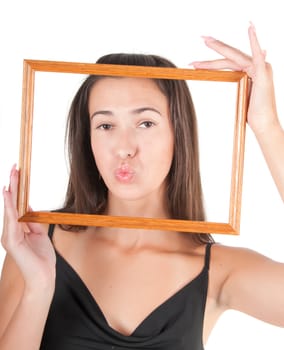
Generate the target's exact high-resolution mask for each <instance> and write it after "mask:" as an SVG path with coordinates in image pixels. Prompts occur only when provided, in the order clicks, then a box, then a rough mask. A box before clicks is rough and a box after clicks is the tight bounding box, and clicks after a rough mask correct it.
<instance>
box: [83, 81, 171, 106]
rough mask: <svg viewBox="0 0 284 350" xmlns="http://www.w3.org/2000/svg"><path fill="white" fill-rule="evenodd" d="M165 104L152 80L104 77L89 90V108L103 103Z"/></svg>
mask: <svg viewBox="0 0 284 350" xmlns="http://www.w3.org/2000/svg"><path fill="white" fill-rule="evenodd" d="M135 101H136V102H137V103H139V102H140V103H147V102H148V103H165V104H167V103H168V101H167V98H166V96H165V95H164V94H163V93H162V91H161V90H160V88H159V87H158V85H157V83H156V82H155V81H154V80H153V79H147V78H128V77H105V78H102V79H100V80H98V81H97V82H96V83H95V84H94V85H93V87H92V88H91V90H90V95H89V106H91V105H97V104H101V103H102V104H104V103H118V104H119V103H131V102H135Z"/></svg>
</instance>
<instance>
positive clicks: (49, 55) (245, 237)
mask: <svg viewBox="0 0 284 350" xmlns="http://www.w3.org/2000/svg"><path fill="white" fill-rule="evenodd" d="M280 6H281V2H280V1H278V0H270V1H266V0H251V1H249V0H238V1H236V0H235V1H224V0H223V1H212V0H205V1H202V0H199V1H194V2H192V1H179V0H175V1H173V0H171V1H167V0H152V1H149V0H144V1H143V2H142V1H141V2H138V1H134V0H132V1H128V0H127V1H126V0H120V1H115V0H109V1H107V0H104V1H95V0H93V1H89V0H88V1H86V0H80V1H79V0H77V1H75V0H68V1H67V0H61V1H59V0H57V1H55V0H49V1H40V0H37V1H36V0H29V1H21V0H17V1H13V0H10V1H6V2H4V1H2V2H1V4H0V38H1V40H0V43H1V55H0V185H1V184H2V185H5V184H7V183H8V175H9V171H10V168H11V166H12V164H13V163H15V162H17V161H18V153H19V133H20V111H21V87H22V62H23V59H24V58H30V59H45V60H46V59H48V60H58V61H77V62H94V61H95V60H96V59H97V58H98V57H99V56H101V55H103V54H106V53H110V52H123V51H125V52H138V53H157V54H160V55H163V56H166V57H168V58H169V59H171V60H173V61H174V62H175V63H176V64H177V65H178V66H180V67H185V66H186V65H187V64H188V63H190V62H192V61H194V60H202V59H208V58H211V57H216V55H215V54H214V53H211V52H210V51H209V49H207V48H206V47H205V46H204V44H203V42H202V39H201V36H202V35H211V36H214V37H217V38H219V39H221V40H223V41H225V42H228V43H230V44H231V45H233V46H236V47H238V48H240V49H241V50H244V51H247V52H249V44H248V38H247V27H248V24H249V21H252V22H254V24H255V25H256V28H257V32H258V35H259V39H260V42H261V44H262V47H263V48H264V49H266V50H267V52H268V55H267V58H268V60H269V61H270V62H271V63H272V65H273V68H274V77H275V88H276V97H277V105H278V111H279V115H280V119H281V120H282V123H284V105H283V103H284V99H283V98H282V91H283V88H284V87H283V78H284V65H283V61H284V50H283V47H282V45H283V33H284V24H283V18H282V14H283V11H282V10H281V8H280ZM52 137H53V136H52V135H50V142H52ZM279 151H280V150H279ZM282 151H283V150H282ZM39 181H41V179H39ZM242 204H243V206H242V216H241V235H240V236H239V237H225V236H217V237H216V239H217V240H218V241H220V242H223V243H226V244H229V245H234V246H245V247H248V248H253V249H255V250H257V251H259V252H261V253H263V254H266V255H268V256H270V257H271V258H272V259H276V260H280V261H284V257H283V255H284V253H283V246H284V234H283V233H284V221H283V203H282V202H281V200H280V197H279V195H278V193H277V191H276V189H275V187H274V184H273V181H272V179H271V177H270V175H269V172H268V170H267V168H266V165H265V163H264V160H263V158H262V155H261V153H260V150H259V148H258V146H257V144H256V142H255V139H254V136H253V135H252V133H251V131H250V130H248V131H247V139H246V156H245V173H244V188H243V201H242ZM0 210H1V213H0V217H1V218H2V214H3V205H1V208H0ZM0 226H2V219H1V221H0ZM3 258H4V250H3V249H1V250H0V265H2V262H3ZM260 273H261V271H260ZM263 288H266V286H263ZM255 293H257V290H255ZM283 312H284V310H283ZM283 347H284V330H283V329H279V328H277V327H273V326H270V325H267V324H264V323H262V322H260V321H257V320H255V319H252V318H250V317H248V316H245V315H242V314H239V313H237V312H233V311H230V312H227V313H226V314H225V315H224V316H223V317H222V318H221V319H220V321H219V322H218V324H217V326H216V327H215V329H214V331H213V333H212V336H211V338H210V339H209V342H208V344H207V347H206V349H207V350H213V349H214V350H216V349H218V350H222V349H228V348H230V349H231V350H235V349H236V350H237V349H238V350H239V349H258V350H262V349H263V350H264V349H265V350H266V349H282V348H283Z"/></svg>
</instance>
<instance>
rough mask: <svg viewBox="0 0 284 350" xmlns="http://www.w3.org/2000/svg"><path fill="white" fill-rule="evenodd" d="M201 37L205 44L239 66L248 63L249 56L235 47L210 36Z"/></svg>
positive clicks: (249, 60)
mask: <svg viewBox="0 0 284 350" xmlns="http://www.w3.org/2000/svg"><path fill="white" fill-rule="evenodd" d="M203 39H204V43H205V45H206V46H208V47H209V48H210V49H212V50H214V51H216V52H218V53H219V54H220V55H222V56H224V57H225V58H227V59H228V60H230V61H232V62H235V63H236V64H238V65H239V66H241V67H246V66H247V65H249V64H250V62H251V57H250V56H248V55H247V54H245V53H244V52H242V51H240V50H238V49H236V48H235V47H232V46H230V45H228V44H225V43H223V42H222V41H220V40H216V39H214V38H212V37H211V36H203Z"/></svg>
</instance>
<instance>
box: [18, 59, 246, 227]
mask: <svg viewBox="0 0 284 350" xmlns="http://www.w3.org/2000/svg"><path fill="white" fill-rule="evenodd" d="M37 71H38V72H58V73H79V74H94V75H104V76H122V77H140V78H157V79H182V80H200V81H217V82H235V83H236V84H237V99H236V109H235V110H236V113H235V124H234V140H233V142H234V144H233V154H232V170H231V188H230V204H229V209H228V222H207V221H190V220H174V219H159V218H140V217H116V216H108V215H90V214H73V213H58V212H48V211H30V210H29V189H30V171H31V152H32V126H33V105H34V89H35V87H34V85H35V84H34V82H35V72H37ZM248 89H249V87H248V77H247V75H246V74H245V73H243V72H232V71H210V70H194V69H181V68H159V67H141V66H124V65H123V66H121V65H106V64H92V63H72V62H57V61H41V60H24V69H23V91H22V120H21V142H20V157H19V170H20V180H19V190H18V211H19V221H20V222H39V223H55V224H70V225H83V226H109V227H124V228H144V229H151V230H155V229H159V230H170V231H180V232H193V233H213V234H215V233H220V234H239V229H240V213H241V194H242V179H243V162H244V141H245V126H246V114H247V104H248Z"/></svg>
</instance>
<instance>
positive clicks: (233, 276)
mask: <svg viewBox="0 0 284 350" xmlns="http://www.w3.org/2000/svg"><path fill="white" fill-rule="evenodd" d="M211 267H212V281H211V290H213V291H214V292H215V293H217V294H218V296H217V298H216V300H217V301H218V304H219V307H222V308H223V309H235V310H238V311H241V312H244V313H247V314H249V315H251V316H253V317H256V318H258V319H260V320H262V321H265V322H269V323H272V324H276V325H283V324H284V317H283V315H280V314H279V310H283V308H284V300H283V294H284V280H283V276H284V264H283V263H281V262H277V261H274V260H273V259H271V258H269V257H267V256H265V255H263V254H260V253H258V252H256V251H254V250H251V249H248V248H241V247H230V246H223V245H220V244H214V246H213V247H212V259H211Z"/></svg>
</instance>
